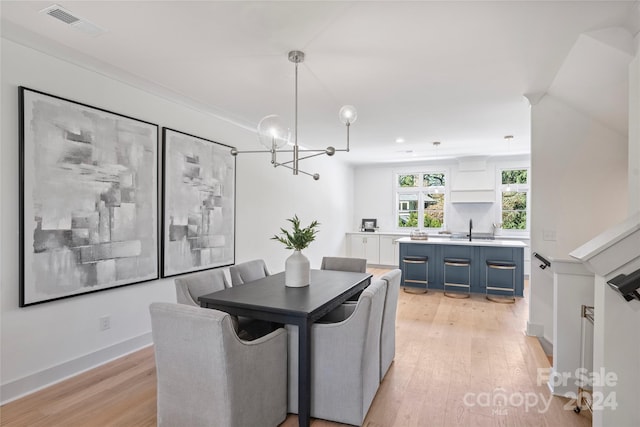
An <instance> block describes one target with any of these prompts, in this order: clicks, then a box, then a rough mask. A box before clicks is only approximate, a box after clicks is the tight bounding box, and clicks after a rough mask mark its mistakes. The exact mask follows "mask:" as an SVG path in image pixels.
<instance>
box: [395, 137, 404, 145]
mask: <svg viewBox="0 0 640 427" xmlns="http://www.w3.org/2000/svg"><path fill="white" fill-rule="evenodd" d="M403 142H404V138H396V144H402V143H403Z"/></svg>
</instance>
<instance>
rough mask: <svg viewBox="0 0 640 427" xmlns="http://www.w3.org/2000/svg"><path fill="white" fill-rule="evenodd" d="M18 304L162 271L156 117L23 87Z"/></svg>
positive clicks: (101, 287)
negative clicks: (139, 116) (136, 115)
mask: <svg viewBox="0 0 640 427" xmlns="http://www.w3.org/2000/svg"><path fill="white" fill-rule="evenodd" d="M19 103H20V124H19V143H20V202H19V204H20V306H21V307H24V306H28V305H33V304H38V303H43V302H47V301H52V300H57V299H61V298H68V297H72V296H76V295H80V294H86V293H89V292H96V291H101V290H105V289H111V288H115V287H119V286H125V285H131V284H134V283H140V282H144V281H148V280H154V279H157V278H158V276H159V266H158V264H159V263H158V252H159V251H158V151H159V145H158V126H157V125H155V124H152V123H148V122H145V121H141V120H137V119H134V118H131V117H127V116H123V115H120V114H117V113H114V112H111V111H107V110H103V109H101V108H96V107H92V106H89V105H86V104H81V103H78V102H74V101H71V100H68V99H64V98H60V97H57V96H53V95H49V94H46V93H43V92H39V91H36V90H32V89H28V88H25V87H20V88H19Z"/></svg>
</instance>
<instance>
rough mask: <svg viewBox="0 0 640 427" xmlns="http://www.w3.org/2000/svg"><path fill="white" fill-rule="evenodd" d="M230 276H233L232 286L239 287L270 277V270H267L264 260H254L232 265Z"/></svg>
mask: <svg viewBox="0 0 640 427" xmlns="http://www.w3.org/2000/svg"><path fill="white" fill-rule="evenodd" d="M229 274H230V275H231V285H232V286H238V285H242V284H244V283H246V282H251V281H253V280H258V279H262V278H263V277H267V276H269V270H267V265H266V264H265V263H264V260H261V259H254V260H253V261H247V262H243V263H240V264H236V265H232V266H231V267H229Z"/></svg>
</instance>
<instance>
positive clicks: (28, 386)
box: [0, 332, 153, 405]
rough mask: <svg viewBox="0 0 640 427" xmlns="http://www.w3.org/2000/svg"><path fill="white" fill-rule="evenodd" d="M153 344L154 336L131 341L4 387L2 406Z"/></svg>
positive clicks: (149, 333) (0, 388) (106, 348)
mask: <svg viewBox="0 0 640 427" xmlns="http://www.w3.org/2000/svg"><path fill="white" fill-rule="evenodd" d="M152 343H153V341H152V339H151V332H147V333H145V334H142V335H139V336H137V337H133V338H130V339H128V340H126V341H122V342H119V343H117V344H114V345H112V346H109V347H105V348H102V349H100V350H98V351H94V352H93V353H89V354H85V355H84V356H80V357H78V358H76V359H73V360H69V361H67V362H64V363H61V364H59V365H56V366H52V367H51V368H47V369H44V370H42V371H39V372H36V373H34V374H31V375H27V376H26V377H23V378H20V379H17V380H14V381H11V382H8V383H6V384H2V385H0V399H1V400H0V404H2V405H4V404H5V403H8V402H11V401H12V400H16V399H19V398H21V397H23V396H26V395H28V394H31V393H34V392H36V391H38V390H41V389H43V388H45V387H48V386H50V385H53V384H55V383H58V382H60V381H63V380H66V379H67V378H70V377H73V376H76V375H78V374H81V373H82V372H85V371H88V370H90V369H93V368H95V367H97V366H100V365H104V364H105V363H107V362H110V361H112V360H114V359H117V358H119V357H122V356H125V355H127V354H129V353H133V352H134V351H138V350H140V349H142V348H144V347H147V346H149V345H151V344H152Z"/></svg>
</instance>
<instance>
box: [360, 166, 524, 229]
mask: <svg viewBox="0 0 640 427" xmlns="http://www.w3.org/2000/svg"><path fill="white" fill-rule="evenodd" d="M511 167H514V168H519V167H522V168H526V167H529V157H528V156H511V157H506V156H505V157H493V158H488V159H487V161H486V172H487V174H488V175H489V176H490V179H492V180H493V182H492V184H493V185H494V186H495V183H496V180H497V179H498V175H497V174H498V170H499V169H502V168H511ZM428 170H444V171H446V172H447V174H448V177H447V178H446V179H448V180H449V181H448V182H449V184H448V185H449V186H451V185H453V183H455V182H456V178H457V176H458V173H459V172H458V160H456V159H449V160H439V161H430V162H429V161H425V162H422V163H414V164H412V165H407V164H397V165H384V166H381V165H372V166H359V167H357V168H356V170H355V182H354V197H355V205H354V211H353V224H352V226H351V227H352V231H356V230H357V229H358V228H359V226H360V223H361V221H362V218H377V220H378V227H379V228H380V230H381V231H394V230H397V224H396V222H395V203H396V202H395V192H394V186H395V174H396V173H398V172H422V171H428ZM469 219H473V229H474V231H477V232H491V229H492V223H494V222H499V221H500V203H499V197H498V195H497V193H496V201H495V203H447V205H446V206H445V221H446V226H447V228H448V229H449V230H450V231H465V230H468V228H469ZM405 231H407V232H408V231H410V230H405ZM505 234H506V231H505Z"/></svg>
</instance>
